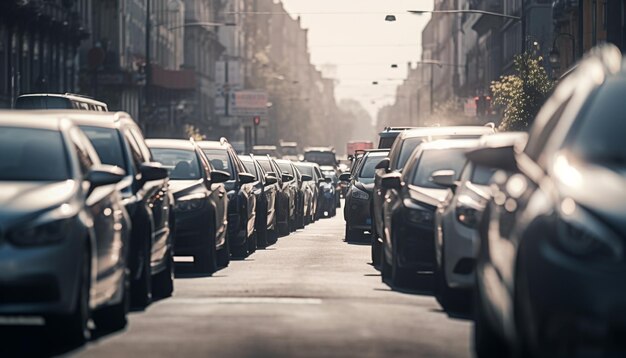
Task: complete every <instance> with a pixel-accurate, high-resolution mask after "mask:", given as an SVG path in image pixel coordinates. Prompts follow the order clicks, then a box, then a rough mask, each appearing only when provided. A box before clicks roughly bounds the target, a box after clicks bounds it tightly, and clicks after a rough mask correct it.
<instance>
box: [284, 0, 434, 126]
mask: <svg viewBox="0 0 626 358" xmlns="http://www.w3.org/2000/svg"><path fill="white" fill-rule="evenodd" d="M282 2H283V4H284V6H285V8H286V9H287V11H289V12H290V13H291V14H292V16H294V17H295V16H297V15H298V14H300V15H301V17H302V24H303V27H304V28H307V29H309V49H310V52H311V58H312V61H313V63H314V64H315V65H318V68H320V66H319V65H324V64H336V65H337V75H336V78H337V80H339V84H338V86H337V92H336V96H337V99H338V100H339V99H341V98H354V99H357V100H359V101H360V102H361V103H363V105H364V106H365V107H366V108H367V110H368V111H369V112H370V114H371V115H372V117H374V118H375V116H376V112H377V111H378V108H380V107H382V106H383V105H384V104H388V103H392V102H393V96H394V94H395V89H396V85H398V84H399V83H401V81H400V80H390V79H402V78H405V76H406V73H407V62H409V61H413V62H415V61H418V60H419V59H420V56H421V43H420V42H421V32H422V29H423V28H424V26H425V25H426V23H427V22H428V20H429V18H430V16H429V15H420V16H417V15H411V14H408V13H406V10H409V9H415V10H431V9H432V8H433V1H432V0H282ZM387 13H392V14H395V15H396V17H397V21H396V22H386V21H384V20H385V14H387ZM391 64H397V65H398V68H397V69H392V68H391ZM372 81H378V82H379V85H378V86H373V85H372V84H371V83H372Z"/></svg>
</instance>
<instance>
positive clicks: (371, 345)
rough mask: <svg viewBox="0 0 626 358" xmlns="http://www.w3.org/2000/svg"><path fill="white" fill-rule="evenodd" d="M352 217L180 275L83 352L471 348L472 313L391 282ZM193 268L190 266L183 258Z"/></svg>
mask: <svg viewBox="0 0 626 358" xmlns="http://www.w3.org/2000/svg"><path fill="white" fill-rule="evenodd" d="M343 231H344V226H343V218H342V217H341V214H340V213H339V212H338V216H337V217H335V218H333V219H326V220H321V221H319V222H317V223H315V224H312V225H310V226H308V227H307V228H306V229H305V230H299V231H298V232H297V233H294V234H291V235H289V236H287V237H283V238H281V239H279V241H278V243H277V244H276V245H274V246H273V247H271V248H269V249H267V250H261V251H257V252H256V253H255V254H253V255H251V256H250V257H249V258H248V259H246V260H245V261H235V262H232V263H231V265H230V266H229V267H228V268H226V269H223V270H221V271H219V272H217V273H216V274H215V275H214V276H213V277H196V276H194V275H193V274H191V273H189V274H182V273H181V274H179V277H178V278H177V280H176V282H175V284H176V291H175V295H174V297H172V298H169V299H166V300H163V301H160V302H157V303H154V304H152V305H151V306H150V307H148V309H147V310H146V312H144V313H135V314H131V315H130V322H129V325H128V328H127V329H126V330H125V331H123V332H116V333H112V334H109V335H104V336H102V337H100V338H97V339H95V340H93V341H92V342H90V343H89V344H88V345H86V346H85V348H81V349H79V350H78V351H75V352H72V353H77V354H78V355H79V356H83V357H144V356H151V357H172V356H185V357H252V356H254V357H263V356H265V357H276V356H284V357H294V356H304V357H328V356H355V357H356V356H359V357H363V356H366V357H382V356H394V357H400V356H406V357H468V356H470V334H471V329H470V322H469V321H467V320H463V319H454V318H450V317H448V315H446V314H445V313H444V312H442V311H441V310H440V307H439V306H438V305H437V303H436V301H435V299H434V298H433V297H432V296H429V295H428V294H420V293H400V292H395V291H392V290H390V288H389V287H388V286H387V285H385V284H383V283H381V281H380V275H379V272H378V271H376V270H375V269H374V268H373V267H372V266H371V265H369V264H368V262H369V250H370V248H369V246H368V245H359V244H347V243H345V242H344V241H343ZM179 268H180V269H179V271H183V270H184V269H185V267H184V266H183V267H179Z"/></svg>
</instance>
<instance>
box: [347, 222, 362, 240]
mask: <svg viewBox="0 0 626 358" xmlns="http://www.w3.org/2000/svg"><path fill="white" fill-rule="evenodd" d="M360 238H361V232H360V231H359V230H354V229H350V227H349V226H348V225H347V224H346V242H354V241H358V240H359V239H360Z"/></svg>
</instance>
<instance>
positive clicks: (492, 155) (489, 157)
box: [465, 145, 519, 172]
mask: <svg viewBox="0 0 626 358" xmlns="http://www.w3.org/2000/svg"><path fill="white" fill-rule="evenodd" d="M465 156H466V157H467V159H469V160H470V161H471V162H472V163H474V164H475V165H477V166H481V167H486V168H495V169H502V170H506V171H508V172H518V171H519V167H518V166H517V158H516V150H515V146H514V145H507V146H501V147H483V148H477V149H473V150H470V151H468V152H467V153H465Z"/></svg>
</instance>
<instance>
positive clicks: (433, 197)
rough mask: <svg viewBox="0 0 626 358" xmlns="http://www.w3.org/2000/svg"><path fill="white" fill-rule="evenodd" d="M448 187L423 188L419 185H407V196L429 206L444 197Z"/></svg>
mask: <svg viewBox="0 0 626 358" xmlns="http://www.w3.org/2000/svg"><path fill="white" fill-rule="evenodd" d="M447 195H448V189H435V188H424V187H420V186H415V185H411V186H409V196H410V198H411V199H412V200H415V201H419V202H422V203H425V204H428V205H430V206H437V205H439V203H440V202H442V201H444V200H445V199H446V196H447Z"/></svg>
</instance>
